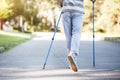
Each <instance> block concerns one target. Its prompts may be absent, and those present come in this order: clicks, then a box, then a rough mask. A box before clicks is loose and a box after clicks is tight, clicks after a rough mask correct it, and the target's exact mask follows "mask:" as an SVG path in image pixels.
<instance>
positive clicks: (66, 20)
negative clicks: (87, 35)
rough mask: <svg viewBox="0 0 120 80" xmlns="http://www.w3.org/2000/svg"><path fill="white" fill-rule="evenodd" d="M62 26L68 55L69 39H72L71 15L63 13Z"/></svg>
mask: <svg viewBox="0 0 120 80" xmlns="http://www.w3.org/2000/svg"><path fill="white" fill-rule="evenodd" d="M63 25H64V32H65V36H66V41H67V49H68V53H69V52H70V50H71V37H72V26H71V14H70V12H64V13H63Z"/></svg>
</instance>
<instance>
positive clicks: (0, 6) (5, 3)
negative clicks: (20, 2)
mask: <svg viewBox="0 0 120 80" xmlns="http://www.w3.org/2000/svg"><path fill="white" fill-rule="evenodd" d="M12 7H13V4H12V3H10V1H9V0H0V18H1V19H3V20H6V19H8V18H10V17H11V16H12V15H13V10H12Z"/></svg>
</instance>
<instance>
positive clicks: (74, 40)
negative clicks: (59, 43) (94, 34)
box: [63, 12, 84, 54]
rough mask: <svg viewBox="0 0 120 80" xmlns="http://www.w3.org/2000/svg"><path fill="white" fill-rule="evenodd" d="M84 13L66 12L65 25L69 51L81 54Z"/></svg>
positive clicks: (64, 16)
mask: <svg viewBox="0 0 120 80" xmlns="http://www.w3.org/2000/svg"><path fill="white" fill-rule="evenodd" d="M83 18H84V14H83V13H79V12H64V13H63V25H64V32H65V36H66V41H67V49H68V52H69V53H70V52H73V53H78V54H79V45H80V36H81V31H82V30H81V29H82V26H83Z"/></svg>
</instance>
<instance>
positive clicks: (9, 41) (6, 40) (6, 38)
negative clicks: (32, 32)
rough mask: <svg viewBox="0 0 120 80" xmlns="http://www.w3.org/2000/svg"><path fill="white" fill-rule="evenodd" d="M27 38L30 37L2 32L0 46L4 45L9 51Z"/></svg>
mask: <svg viewBox="0 0 120 80" xmlns="http://www.w3.org/2000/svg"><path fill="white" fill-rule="evenodd" d="M27 40H29V38H24V37H15V36H10V35H4V34H0V47H4V48H5V51H7V50H9V49H11V48H13V47H15V46H17V45H19V44H21V43H23V42H25V41H27Z"/></svg>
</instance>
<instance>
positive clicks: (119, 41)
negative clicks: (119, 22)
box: [104, 37, 120, 43]
mask: <svg viewBox="0 0 120 80" xmlns="http://www.w3.org/2000/svg"><path fill="white" fill-rule="evenodd" d="M104 40H105V41H111V42H115V43H120V38H110V37H106V38H105V39H104Z"/></svg>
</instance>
